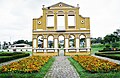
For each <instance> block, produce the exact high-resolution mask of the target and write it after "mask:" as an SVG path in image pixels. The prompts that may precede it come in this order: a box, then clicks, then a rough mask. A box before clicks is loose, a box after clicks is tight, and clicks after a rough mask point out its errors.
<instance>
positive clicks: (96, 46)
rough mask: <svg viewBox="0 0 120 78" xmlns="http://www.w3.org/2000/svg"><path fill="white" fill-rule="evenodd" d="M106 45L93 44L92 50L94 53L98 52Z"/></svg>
mask: <svg viewBox="0 0 120 78" xmlns="http://www.w3.org/2000/svg"><path fill="white" fill-rule="evenodd" d="M104 47H105V45H102V44H96V45H92V46H91V49H92V50H91V52H92V54H94V53H96V52H98V51H99V50H102V49H103V48H104Z"/></svg>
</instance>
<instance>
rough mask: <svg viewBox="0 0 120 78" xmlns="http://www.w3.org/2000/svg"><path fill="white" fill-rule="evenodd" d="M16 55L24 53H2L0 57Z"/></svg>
mask: <svg viewBox="0 0 120 78" xmlns="http://www.w3.org/2000/svg"><path fill="white" fill-rule="evenodd" d="M16 54H23V53H21V52H13V53H8V52H2V53H0V56H13V55H16Z"/></svg>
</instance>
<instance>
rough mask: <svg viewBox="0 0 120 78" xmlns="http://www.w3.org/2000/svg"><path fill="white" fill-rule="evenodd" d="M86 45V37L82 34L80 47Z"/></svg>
mask: <svg viewBox="0 0 120 78" xmlns="http://www.w3.org/2000/svg"><path fill="white" fill-rule="evenodd" d="M85 47H86V39H85V36H84V35H80V48H85Z"/></svg>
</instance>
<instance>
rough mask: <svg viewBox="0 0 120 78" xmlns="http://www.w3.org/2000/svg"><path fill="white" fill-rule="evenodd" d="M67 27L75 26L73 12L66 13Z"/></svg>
mask: <svg viewBox="0 0 120 78" xmlns="http://www.w3.org/2000/svg"><path fill="white" fill-rule="evenodd" d="M68 26H75V13H74V11H69V12H68Z"/></svg>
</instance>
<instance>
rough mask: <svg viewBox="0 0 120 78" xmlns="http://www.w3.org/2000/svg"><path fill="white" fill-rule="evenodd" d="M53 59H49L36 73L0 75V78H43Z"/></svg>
mask: <svg viewBox="0 0 120 78" xmlns="http://www.w3.org/2000/svg"><path fill="white" fill-rule="evenodd" d="M54 60H55V58H51V59H49V61H48V62H47V63H46V64H45V65H44V66H43V67H42V68H41V69H40V71H39V72H36V73H13V72H9V73H0V78H44V76H45V74H46V73H47V72H48V70H49V68H50V67H51V65H52V64H53V62H54Z"/></svg>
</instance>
